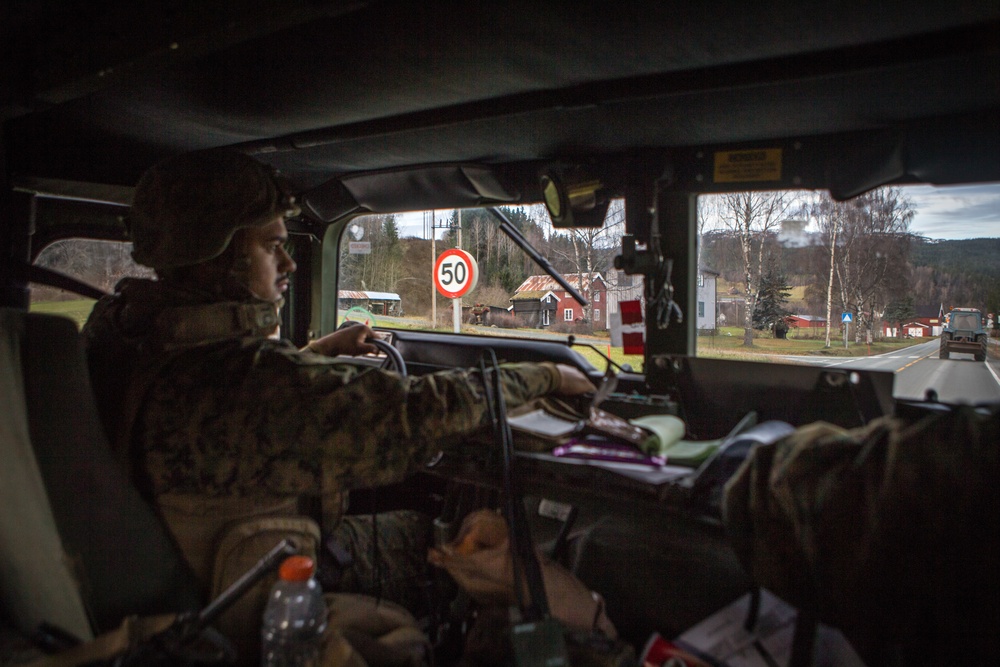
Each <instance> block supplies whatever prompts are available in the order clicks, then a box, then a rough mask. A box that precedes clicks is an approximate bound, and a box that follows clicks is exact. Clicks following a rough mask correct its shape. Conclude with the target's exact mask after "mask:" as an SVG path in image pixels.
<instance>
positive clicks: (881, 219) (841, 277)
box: [810, 187, 915, 347]
mask: <svg viewBox="0 0 1000 667" xmlns="http://www.w3.org/2000/svg"><path fill="white" fill-rule="evenodd" d="M810 212H811V215H812V217H813V219H814V220H815V221H816V223H817V226H818V227H819V230H820V232H821V234H820V238H821V239H822V243H823V245H824V247H825V249H826V252H827V254H828V255H829V257H830V262H829V267H830V269H829V274H828V276H827V303H826V313H827V316H826V319H827V330H826V346H827V347H829V346H830V327H831V324H832V323H831V315H832V304H833V295H834V292H835V291H836V293H837V296H838V297H839V302H840V305H841V308H842V309H843V311H844V312H845V313H852V314H854V315H855V316H856V317H857V325H856V326H855V336H856V337H858V338H860V336H861V333H862V331H864V332H865V333H866V334H867V335H868V336H871V335H872V329H873V325H874V323H875V321H876V320H877V319H878V318H879V316H880V313H881V311H882V310H883V309H884V308H885V306H886V305H887V304H888V303H889V302H890V301H892V300H893V299H895V298H897V297H898V296H900V294H901V293H903V292H905V291H906V289H907V285H908V281H907V275H908V270H909V269H908V266H909V264H908V258H909V241H910V236H909V226H910V221H911V220H912V219H913V215H914V212H915V211H914V209H913V206H912V205H911V204H910V202H909V201H908V200H907V199H906V198H905V197H904V196H903V194H902V193H901V191H900V190H899V188H894V187H887V188H878V189H876V190H872V191H871V192H867V193H865V194H862V195H859V196H858V197H855V198H854V199H852V200H850V201H846V202H836V201H834V200H833V199H831V198H830V196H829V194H822V195H820V197H819V199H818V201H816V202H815V203H814V204H813V205H812V206H811V208H810Z"/></svg>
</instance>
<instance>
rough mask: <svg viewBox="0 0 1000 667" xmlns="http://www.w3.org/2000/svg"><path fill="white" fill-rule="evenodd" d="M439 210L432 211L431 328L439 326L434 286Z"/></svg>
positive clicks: (435, 288)
mask: <svg viewBox="0 0 1000 667" xmlns="http://www.w3.org/2000/svg"><path fill="white" fill-rule="evenodd" d="M435 215H437V211H431V329H433V328H434V327H436V326H437V310H438V297H437V287H435V286H434V264H435V263H436V262H437V248H436V245H437V244H436V240H437V225H436V224H435V218H434V216H435Z"/></svg>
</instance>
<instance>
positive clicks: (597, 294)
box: [594, 292, 601, 303]
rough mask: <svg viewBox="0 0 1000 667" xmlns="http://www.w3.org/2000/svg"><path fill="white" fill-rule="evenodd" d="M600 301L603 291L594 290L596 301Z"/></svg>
mask: <svg viewBox="0 0 1000 667" xmlns="http://www.w3.org/2000/svg"><path fill="white" fill-rule="evenodd" d="M600 302H601V293H600V292H594V303H600Z"/></svg>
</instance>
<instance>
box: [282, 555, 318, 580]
mask: <svg viewBox="0 0 1000 667" xmlns="http://www.w3.org/2000/svg"><path fill="white" fill-rule="evenodd" d="M315 571H316V564H315V563H313V559H312V558H309V557H308V556H289V557H288V558H286V559H285V561H284V562H283V563H282V564H281V567H280V568H279V569H278V576H279V577H281V578H282V579H284V580H285V581H307V580H308V579H309V578H310V577H311V576H313V572H315Z"/></svg>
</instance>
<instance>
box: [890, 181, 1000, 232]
mask: <svg viewBox="0 0 1000 667" xmlns="http://www.w3.org/2000/svg"><path fill="white" fill-rule="evenodd" d="M906 192H907V194H908V195H909V196H910V199H911V201H912V202H913V205H914V207H915V208H916V209H917V214H916V216H915V217H914V218H913V222H912V224H911V225H910V231H912V232H914V233H915V234H920V235H922V236H926V237H928V238H932V239H974V238H998V237H1000V186H998V185H992V184H991V185H963V186H948V187H939V188H936V187H933V186H929V185H927V186H923V185H922V186H917V187H908V188H906Z"/></svg>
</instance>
